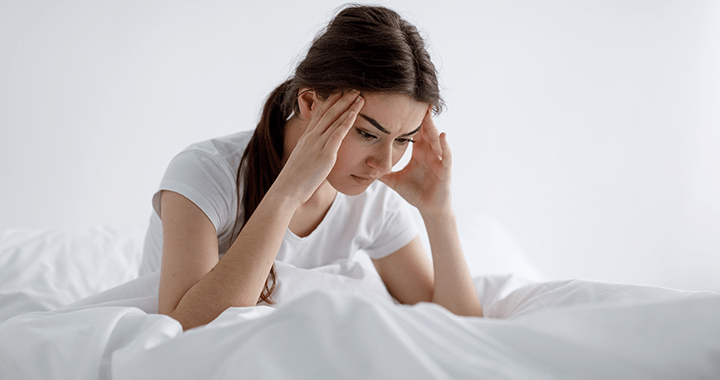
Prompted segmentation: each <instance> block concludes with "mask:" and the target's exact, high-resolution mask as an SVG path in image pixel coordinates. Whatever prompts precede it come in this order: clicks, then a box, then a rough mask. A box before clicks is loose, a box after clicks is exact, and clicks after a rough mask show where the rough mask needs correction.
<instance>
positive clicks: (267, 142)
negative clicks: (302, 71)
mask: <svg viewBox="0 0 720 380" xmlns="http://www.w3.org/2000/svg"><path fill="white" fill-rule="evenodd" d="M290 81H291V80H287V81H286V82H284V83H283V84H281V85H280V86H278V87H277V88H276V89H275V90H274V91H273V92H272V93H271V94H270V96H268V99H267V101H265V106H264V107H263V112H262V116H261V117H260V122H258V125H257V128H255V133H253V136H252V138H251V139H250V142H249V143H248V146H247V148H245V152H244V153H243V156H242V160H241V161H240V165H239V166H238V171H237V176H236V189H237V195H238V201H237V216H236V219H235V228H233V231H235V230H236V229H237V225H238V223H239V222H241V220H240V218H241V213H240V202H242V205H243V215H242V225H243V226H244V225H245V224H246V223H247V221H248V220H249V219H250V216H252V214H253V212H255V209H256V208H257V207H258V205H259V204H260V201H262V199H263V197H264V196H265V194H266V193H267V192H268V190H270V186H272V184H273V182H275V179H276V178H277V176H278V174H280V170H282V165H283V164H282V159H283V154H284V143H285V133H284V125H285V120H286V119H287V118H288V117H289V116H290V115H289V110H288V109H287V107H285V106H283V100H284V98H285V95H286V93H287V91H288V87H289V85H290ZM241 185H242V186H241ZM241 188H242V194H240V189H241ZM235 239H237V236H234V237H233V241H234V240H235ZM275 280H276V273H275V264H273V266H272V268H270V273H269V274H268V278H267V280H265V287H264V288H263V290H262V292H261V293H260V298H259V299H258V303H260V302H266V303H268V304H273V303H274V302H273V300H272V293H273V291H274V290H275V285H276V281H275Z"/></svg>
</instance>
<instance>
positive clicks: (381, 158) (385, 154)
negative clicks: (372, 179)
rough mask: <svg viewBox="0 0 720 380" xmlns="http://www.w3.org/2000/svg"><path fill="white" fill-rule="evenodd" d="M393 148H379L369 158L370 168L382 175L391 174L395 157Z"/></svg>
mask: <svg viewBox="0 0 720 380" xmlns="http://www.w3.org/2000/svg"><path fill="white" fill-rule="evenodd" d="M392 154H393V152H392V146H391V147H379V148H378V149H377V150H376V151H375V152H373V154H372V155H371V156H370V157H368V158H367V160H366V162H367V164H368V166H370V167H371V168H373V169H375V170H377V171H379V172H380V173H382V175H385V174H387V173H390V171H392V167H393V156H392Z"/></svg>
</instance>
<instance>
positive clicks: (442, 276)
mask: <svg viewBox="0 0 720 380" xmlns="http://www.w3.org/2000/svg"><path fill="white" fill-rule="evenodd" d="M441 107H442V100H441V98H440V95H439V90H438V82H437V78H436V71H435V67H434V66H433V64H432V62H431V61H430V57H429V55H428V53H427V51H426V50H425V48H424V41H423V40H422V38H421V37H420V35H419V34H418V32H417V30H416V29H415V27H414V26H412V25H410V24H408V23H407V22H405V21H404V20H403V19H401V18H400V16H399V15H398V14H397V13H395V12H393V11H391V10H389V9H386V8H382V7H369V6H349V7H347V8H345V9H343V10H342V11H340V12H339V13H338V14H337V16H336V17H335V18H334V19H333V20H332V21H331V22H330V23H329V25H328V27H327V28H326V30H325V31H324V32H323V33H322V34H321V35H319V36H318V37H317V38H316V40H315V41H314V42H313V45H312V46H311V47H310V49H309V51H308V54H307V56H306V58H305V59H304V60H303V61H302V62H301V63H300V64H299V65H298V67H297V68H296V70H295V75H294V76H293V77H292V78H290V79H289V80H287V81H286V82H285V83H283V84H281V85H280V86H279V87H278V88H277V89H275V90H274V91H273V93H272V94H270V96H269V98H268V100H267V102H266V104H265V106H264V109H263V114H262V117H261V120H260V122H259V124H258V126H257V128H256V129H255V131H254V132H252V133H249V132H241V133H237V134H234V135H231V136H227V137H224V138H219V139H214V140H209V141H206V142H202V143H198V144H195V145H192V146H191V147H189V148H188V149H186V150H185V151H183V152H182V153H180V154H179V155H178V156H176V157H175V158H174V159H173V161H172V162H171V164H170V165H169V167H168V169H167V172H166V174H165V176H164V177H163V181H162V182H161V186H160V190H159V191H158V193H156V194H155V196H154V198H153V205H154V208H155V211H156V214H155V215H154V217H153V220H152V221H151V225H150V229H149V230H148V236H147V239H146V244H145V245H146V246H145V256H144V258H143V271H144V272H149V271H152V270H157V269H159V268H158V267H160V268H161V275H160V293H159V310H160V313H162V314H166V315H169V316H171V317H173V318H175V319H177V320H178V321H180V323H181V324H182V325H183V328H184V329H189V328H193V327H196V326H200V325H203V324H207V323H208V322H210V321H212V320H213V319H214V318H216V317H217V316H218V315H219V314H220V313H222V312H223V311H224V310H225V309H227V308H228V307H231V306H253V305H256V304H257V303H258V302H262V301H264V302H267V303H272V291H273V289H274V287H275V283H276V280H277V279H276V274H275V269H274V261H275V260H279V261H283V262H288V263H291V264H292V265H297V266H300V267H314V266H321V265H325V264H328V263H331V262H338V261H342V260H349V259H350V258H351V256H352V255H353V254H354V252H355V251H356V250H357V249H364V250H365V251H367V252H368V253H369V255H370V257H371V258H372V259H373V263H374V265H375V267H376V268H377V271H378V273H379V275H380V277H381V278H382V280H383V282H384V283H385V285H386V287H387V289H388V291H389V292H390V294H392V295H393V296H394V297H395V298H396V299H397V300H399V301H400V302H402V303H405V304H414V303H417V302H422V301H426V302H435V303H437V304H440V305H442V306H444V307H445V308H447V309H448V310H450V311H452V312H453V313H456V314H459V315H474V316H481V315H482V309H481V306H480V303H479V301H478V297H477V294H476V291H475V288H474V286H473V283H472V279H471V278H470V275H469V271H468V269H467V266H466V264H465V261H464V258H463V254H462V251H461V248H460V244H459V238H458V235H457V227H456V222H455V217H454V214H453V211H452V207H451V202H450V174H451V156H450V148H449V146H448V143H447V141H446V139H445V134H440V133H439V132H438V129H437V128H436V126H435V124H434V123H433V120H432V117H431V114H432V113H433V112H435V113H437V112H439V111H440V109H441ZM411 143H414V147H413V152H412V158H411V160H410V162H409V164H408V165H407V166H406V167H405V168H404V169H403V170H402V171H400V172H395V173H392V172H391V169H392V167H393V165H395V164H396V163H397V162H398V160H400V158H401V157H402V155H403V153H404V152H405V150H406V149H407V147H408V146H409V145H410V144H411ZM378 180H379V181H380V182H378ZM390 189H393V190H394V191H392V190H390ZM398 194H399V195H398ZM401 197H402V198H401ZM403 199H404V200H403ZM405 202H407V203H409V204H411V205H412V206H415V207H416V208H417V209H418V210H419V211H420V214H421V215H422V217H423V221H424V223H425V225H426V229H427V231H428V236H429V239H430V245H431V249H432V255H433V262H432V263H431V262H430V261H429V260H428V259H427V256H426V255H425V253H424V252H423V247H422V244H421V242H420V239H419V237H418V235H417V233H416V232H415V230H414V229H413V228H414V227H413V225H412V221H411V217H410V216H409V215H408V210H407V206H406V203H405ZM160 252H162V255H161V256H162V259H161V265H159V264H160V263H159V261H160V259H159V256H160ZM220 258H222V259H220Z"/></svg>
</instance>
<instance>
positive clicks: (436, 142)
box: [423, 108, 443, 157]
mask: <svg viewBox="0 0 720 380" xmlns="http://www.w3.org/2000/svg"><path fill="white" fill-rule="evenodd" d="M423 130H424V132H425V134H424V135H423V138H427V140H426V141H427V142H428V143H429V144H430V147H431V148H432V150H433V152H435V154H437V155H438V156H440V157H442V155H443V151H442V145H441V144H440V139H439V138H438V136H439V135H440V130H438V127H437V126H436V125H435V122H434V121H433V119H432V114H431V113H430V109H429V108H428V110H427V112H426V113H425V118H424V119H423Z"/></svg>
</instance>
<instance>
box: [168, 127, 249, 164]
mask: <svg viewBox="0 0 720 380" xmlns="http://www.w3.org/2000/svg"><path fill="white" fill-rule="evenodd" d="M252 135H253V131H252V130H250V131H240V132H235V133H233V134H230V135H225V136H220V137H215V138H212V139H208V140H204V141H199V142H196V143H193V144H190V145H189V146H188V147H187V148H185V149H183V150H182V152H180V153H186V152H192V153H196V154H198V153H199V154H205V155H208V156H211V157H232V156H240V157H242V154H243V152H244V151H245V148H246V147H247V145H248V143H249V142H250V138H252Z"/></svg>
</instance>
